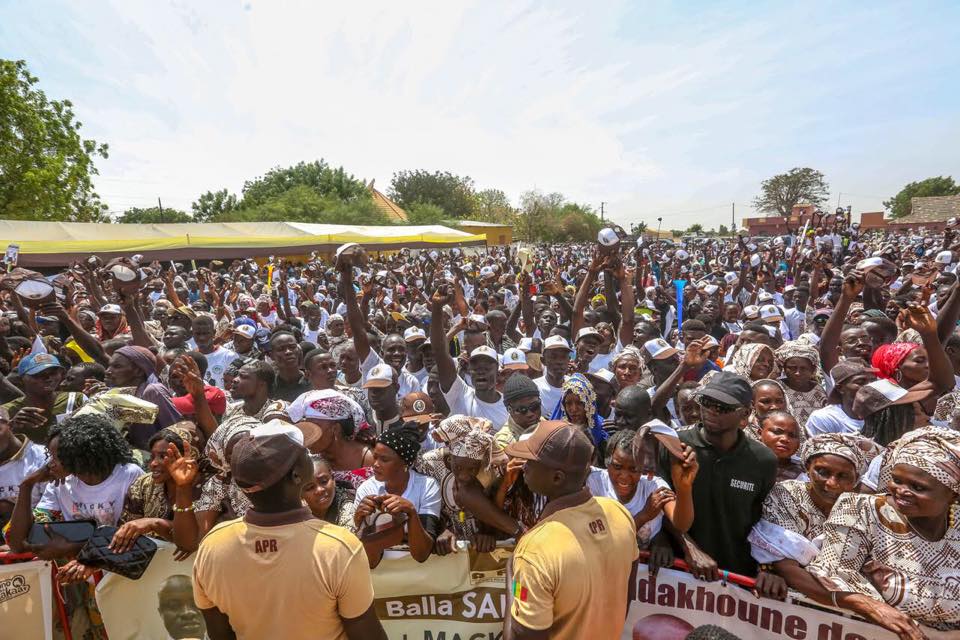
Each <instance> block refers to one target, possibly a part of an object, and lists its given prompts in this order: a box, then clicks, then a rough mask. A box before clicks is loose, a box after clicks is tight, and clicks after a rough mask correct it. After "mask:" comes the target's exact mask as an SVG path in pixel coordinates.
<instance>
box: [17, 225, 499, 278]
mask: <svg viewBox="0 0 960 640" xmlns="http://www.w3.org/2000/svg"><path fill="white" fill-rule="evenodd" d="M0 238H3V239H6V241H7V243H8V244H18V245H20V259H19V261H18V264H19V265H21V266H25V267H30V266H36V267H41V266H62V265H67V264H70V263H71V262H73V261H76V260H80V259H82V258H85V257H87V256H90V255H91V254H96V255H98V256H100V257H103V258H113V257H116V256H121V255H130V254H135V253H139V254H143V256H144V257H145V258H147V259H150V260H153V259H164V260H184V259H188V260H189V259H208V258H228V259H233V258H246V257H253V256H263V255H267V254H275V255H294V254H302V253H308V252H310V251H333V250H335V249H336V248H337V247H338V246H340V245H341V244H344V243H346V242H357V243H360V244H362V245H364V246H365V247H367V248H368V249H372V250H377V249H381V250H389V249H400V248H410V249H419V248H425V247H443V246H451V247H453V246H471V245H483V244H485V238H484V236H482V235H473V234H469V233H465V232H463V231H457V230H455V229H450V228H448V227H443V226H439V225H430V226H378V227H373V226H353V225H335V224H314V223H306V222H222V223H171V224H98V223H86V222H33V221H20V220H0Z"/></svg>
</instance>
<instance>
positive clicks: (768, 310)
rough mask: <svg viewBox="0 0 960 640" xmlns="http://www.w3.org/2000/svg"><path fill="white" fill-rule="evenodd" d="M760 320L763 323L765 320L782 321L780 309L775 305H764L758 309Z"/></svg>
mask: <svg viewBox="0 0 960 640" xmlns="http://www.w3.org/2000/svg"><path fill="white" fill-rule="evenodd" d="M760 319H761V320H763V321H767V320H783V314H782V313H780V307H778V306H777V305H775V304H765V305H763V306H762V307H760Z"/></svg>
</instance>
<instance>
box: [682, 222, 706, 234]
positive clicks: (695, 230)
mask: <svg viewBox="0 0 960 640" xmlns="http://www.w3.org/2000/svg"><path fill="white" fill-rule="evenodd" d="M684 233H686V234H690V235H703V225H702V224H700V223H697V224H692V225H690V226H689V227H687V230H686V231H684Z"/></svg>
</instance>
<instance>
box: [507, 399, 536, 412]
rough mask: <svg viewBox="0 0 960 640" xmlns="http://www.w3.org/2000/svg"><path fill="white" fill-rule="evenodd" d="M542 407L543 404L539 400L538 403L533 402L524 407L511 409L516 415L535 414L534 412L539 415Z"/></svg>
mask: <svg viewBox="0 0 960 640" xmlns="http://www.w3.org/2000/svg"><path fill="white" fill-rule="evenodd" d="M540 406H541V403H540V401H539V400H538V401H537V402H532V403H530V404H528V405H526V406H523V407H516V406H514V407H510V411H513V412H514V413H533V412H534V411H536V412H537V413H539V412H540Z"/></svg>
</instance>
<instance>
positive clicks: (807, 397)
mask: <svg viewBox="0 0 960 640" xmlns="http://www.w3.org/2000/svg"><path fill="white" fill-rule="evenodd" d="M783 386H784V391H785V393H786V395H787V402H789V403H790V408H791V409H792V413H793V417H794V418H796V419H797V424H799V425H800V428H801V429H803V430H806V428H807V418H809V417H810V414H811V413H813V412H814V411H816V410H817V409H822V408H824V407H825V406H827V392H826V391H824V390H823V387H821V386H820V385H815V386H814V387H813V389H811V390H810V391H794V390H793V389H791V388H790V387H788V386H787V385H783Z"/></svg>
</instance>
